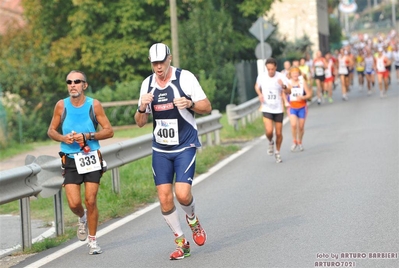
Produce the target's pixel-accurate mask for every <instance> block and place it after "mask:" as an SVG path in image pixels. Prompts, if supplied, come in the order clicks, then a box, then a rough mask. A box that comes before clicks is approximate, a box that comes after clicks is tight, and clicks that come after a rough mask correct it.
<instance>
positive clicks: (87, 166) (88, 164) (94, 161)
mask: <svg viewBox="0 0 399 268" xmlns="http://www.w3.org/2000/svg"><path fill="white" fill-rule="evenodd" d="M74 158H75V164H76V169H77V171H78V173H79V174H85V173H89V172H92V171H96V170H101V169H102V167H101V163H100V158H99V157H98V153H97V151H92V152H89V153H78V154H74Z"/></svg>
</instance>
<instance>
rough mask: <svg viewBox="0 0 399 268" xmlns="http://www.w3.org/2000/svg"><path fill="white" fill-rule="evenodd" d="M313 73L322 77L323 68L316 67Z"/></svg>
mask: <svg viewBox="0 0 399 268" xmlns="http://www.w3.org/2000/svg"><path fill="white" fill-rule="evenodd" d="M315 72H316V75H317V76H322V75H324V68H323V67H316V70H315Z"/></svg>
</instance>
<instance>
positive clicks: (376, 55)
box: [255, 31, 399, 163]
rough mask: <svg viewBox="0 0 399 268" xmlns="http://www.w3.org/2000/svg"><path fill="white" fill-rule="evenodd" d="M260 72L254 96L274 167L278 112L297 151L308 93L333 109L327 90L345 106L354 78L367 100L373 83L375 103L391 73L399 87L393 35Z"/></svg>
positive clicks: (398, 49) (397, 43) (360, 39)
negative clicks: (339, 95)
mask: <svg viewBox="0 0 399 268" xmlns="http://www.w3.org/2000/svg"><path fill="white" fill-rule="evenodd" d="M265 66H266V71H265V72H264V73H260V74H259V75H258V78H257V80H256V84H255V91H256V93H257V94H258V97H259V101H260V103H261V108H260V109H261V111H262V113H263V122H264V127H265V133H266V138H267V139H268V141H269V148H268V151H267V153H268V154H269V155H275V158H276V162H277V163H281V162H282V159H281V155H280V147H281V143H282V140H283V138H282V122H283V117H284V108H285V111H286V114H287V116H288V117H289V119H290V124H291V132H292V141H293V142H292V145H291V151H292V152H295V151H303V150H304V147H303V145H302V139H303V135H304V126H305V120H306V116H307V111H308V108H307V101H308V100H311V98H312V95H313V89H314V88H315V93H316V97H317V103H318V104H319V105H321V104H322V103H325V102H326V101H328V102H329V103H333V102H334V100H333V98H332V94H333V90H334V89H335V88H336V87H337V84H338V83H339V84H340V86H341V90H342V100H344V101H348V92H349V91H350V88H351V86H352V85H353V84H354V77H355V75H354V74H355V72H356V74H357V79H358V85H359V91H362V90H363V89H364V88H365V86H366V87H367V94H368V96H371V95H372V94H373V93H374V87H375V81H377V84H378V88H379V92H380V97H381V98H384V97H386V93H387V91H388V89H389V85H390V84H391V75H392V73H393V72H395V73H396V78H397V81H398V83H399V38H398V35H397V34H396V32H395V31H391V32H390V34H388V35H386V36H384V35H382V34H378V35H376V36H374V37H369V36H368V35H366V34H365V35H358V36H357V38H356V42H352V43H351V44H347V45H344V46H343V47H342V48H341V49H339V50H336V51H334V53H331V52H326V53H324V55H323V53H322V52H321V51H316V53H315V54H314V57H313V59H311V58H310V57H309V55H306V56H305V57H303V58H301V59H299V60H293V61H292V62H290V61H285V62H284V66H283V69H282V70H281V71H280V72H278V71H276V66H277V63H276V61H275V60H274V59H273V58H269V59H267V60H266V63H265ZM392 69H393V70H392ZM274 133H275V138H274ZM274 139H275V141H276V143H275V141H274ZM274 146H276V148H275V147H274Z"/></svg>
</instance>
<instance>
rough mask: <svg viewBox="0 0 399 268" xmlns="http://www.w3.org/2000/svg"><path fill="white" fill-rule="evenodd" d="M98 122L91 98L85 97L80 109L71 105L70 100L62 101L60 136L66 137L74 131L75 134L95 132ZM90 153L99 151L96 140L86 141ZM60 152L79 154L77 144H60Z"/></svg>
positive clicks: (98, 144) (79, 150)
mask: <svg viewBox="0 0 399 268" xmlns="http://www.w3.org/2000/svg"><path fill="white" fill-rule="evenodd" d="M97 125H98V122H97V120H96V118H95V114H94V107H93V98H90V97H87V96H86V100H85V103H84V104H83V105H82V106H80V107H75V106H73V105H72V103H71V101H70V98H69V97H68V98H65V99H64V112H63V114H62V117H61V129H62V135H66V134H68V133H71V132H72V131H75V132H76V133H89V132H95V131H96V129H97ZM87 145H89V147H90V149H91V151H95V150H98V149H100V143H99V142H98V140H87ZM61 152H63V153H65V154H70V155H69V156H70V157H72V155H71V154H76V153H79V152H81V149H80V146H79V144H78V143H77V142H74V143H72V144H66V143H64V142H61Z"/></svg>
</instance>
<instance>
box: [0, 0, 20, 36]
mask: <svg viewBox="0 0 399 268" xmlns="http://www.w3.org/2000/svg"><path fill="white" fill-rule="evenodd" d="M22 13H23V8H22V4H21V0H0V35H3V34H4V33H5V32H6V31H7V29H8V28H9V27H10V26H16V27H17V28H20V27H23V26H24V25H25V21H24V20H23V17H22Z"/></svg>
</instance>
